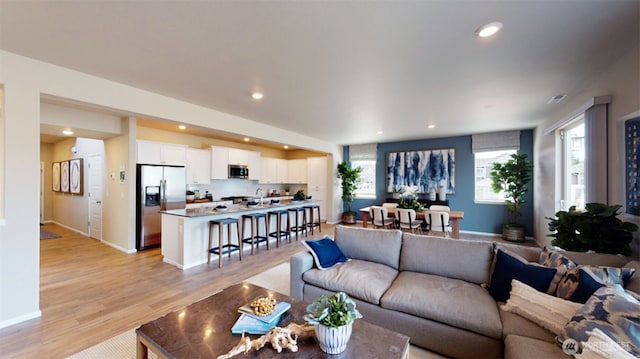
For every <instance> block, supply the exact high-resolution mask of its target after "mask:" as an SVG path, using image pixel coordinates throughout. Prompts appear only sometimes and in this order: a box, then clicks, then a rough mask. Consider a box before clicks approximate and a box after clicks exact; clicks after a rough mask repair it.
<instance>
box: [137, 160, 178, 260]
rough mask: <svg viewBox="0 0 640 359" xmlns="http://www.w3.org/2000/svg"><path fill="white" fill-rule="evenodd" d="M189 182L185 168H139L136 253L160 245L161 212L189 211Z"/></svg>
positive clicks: (143, 166) (153, 166) (142, 166)
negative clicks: (187, 199) (187, 196)
mask: <svg viewBox="0 0 640 359" xmlns="http://www.w3.org/2000/svg"><path fill="white" fill-rule="evenodd" d="M186 181H187V179H186V171H185V168H184V167H179V166H160V165H157V166H156V165H140V164H139V165H138V166H137V173H136V184H137V190H136V198H137V201H136V249H138V250H142V249H146V248H150V247H157V246H159V245H160V242H161V240H160V239H161V220H160V218H161V217H160V211H164V210H170V209H183V208H185V207H186Z"/></svg>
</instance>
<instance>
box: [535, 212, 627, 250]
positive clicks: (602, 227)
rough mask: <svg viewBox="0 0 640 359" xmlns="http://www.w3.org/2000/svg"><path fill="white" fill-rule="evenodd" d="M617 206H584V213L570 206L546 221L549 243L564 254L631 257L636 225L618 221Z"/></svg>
mask: <svg viewBox="0 0 640 359" xmlns="http://www.w3.org/2000/svg"><path fill="white" fill-rule="evenodd" d="M620 208H622V206H621V205H613V206H609V205H606V204H604V203H587V205H586V206H585V210H584V211H578V210H576V206H571V208H569V211H558V212H557V213H556V216H555V217H554V218H551V217H547V219H549V220H550V221H549V230H550V231H553V233H551V234H549V237H553V238H554V239H553V240H552V241H551V244H553V245H554V246H558V247H560V248H562V249H564V250H567V251H576V252H586V251H590V250H591V251H595V252H598V253H611V254H622V255H625V256H628V255H630V254H631V247H630V244H631V242H632V241H633V233H634V232H635V231H637V230H638V226H637V225H636V224H634V223H631V222H623V221H622V220H620V219H618V215H619V214H620V212H619V210H620Z"/></svg>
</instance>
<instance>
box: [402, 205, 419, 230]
mask: <svg viewBox="0 0 640 359" xmlns="http://www.w3.org/2000/svg"><path fill="white" fill-rule="evenodd" d="M396 221H398V228H400V230H403V231H404V230H409V231H411V232H413V233H416V232H418V233H422V222H423V221H422V220H421V219H416V211H415V210H413V209H408V208H396Z"/></svg>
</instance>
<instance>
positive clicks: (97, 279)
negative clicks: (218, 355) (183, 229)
mask: <svg viewBox="0 0 640 359" xmlns="http://www.w3.org/2000/svg"><path fill="white" fill-rule="evenodd" d="M43 227H44V228H45V229H47V230H50V231H52V232H55V233H58V234H60V235H62V237H61V238H55V239H47V240H41V241H40V263H41V265H40V309H41V311H42V317H41V318H38V319H33V320H30V321H27V322H25V323H20V324H17V325H13V326H11V327H8V328H4V329H0V358H64V357H66V356H68V355H71V354H74V353H76V352H78V351H80V350H83V349H85V348H88V347H90V346H93V345H95V344H97V343H99V342H102V341H104V340H106V339H109V338H111V337H113V336H115V335H117V334H120V333H122V332H124V331H126V330H129V329H132V328H136V327H138V326H140V325H141V324H144V323H146V322H148V321H151V320H154V319H156V318H158V317H160V316H162V315H164V314H166V313H169V312H171V311H175V310H177V309H180V308H182V307H184V306H186V305H188V304H190V303H193V302H195V301H198V300H200V299H202V298H206V297H208V296H210V295H211V294H213V293H216V292H218V291H220V290H222V289H224V288H226V287H228V286H230V285H232V284H235V283H237V282H240V281H243V280H245V279H247V278H249V277H251V276H253V275H256V274H258V273H261V272H263V271H265V270H267V269H269V268H271V267H273V266H275V265H278V264H280V263H283V262H288V261H289V258H290V257H291V255H292V254H294V253H297V252H299V251H301V250H304V247H303V245H302V243H301V242H300V241H298V242H296V241H295V236H294V237H293V240H292V243H291V244H288V243H286V242H285V241H284V240H283V241H281V244H280V248H277V249H276V248H275V242H272V246H271V250H269V251H266V249H265V247H264V244H262V245H261V246H260V249H259V250H258V251H257V252H256V254H255V255H254V256H250V255H249V252H245V253H246V255H245V257H244V259H243V261H242V262H240V261H239V260H238V257H237V254H235V255H232V257H231V259H230V260H229V259H227V257H226V256H225V257H224V260H223V267H222V269H219V268H218V266H217V260H216V261H213V260H212V262H211V264H204V265H201V266H198V267H195V268H191V269H188V270H185V271H182V270H180V269H177V268H176V267H173V266H171V265H168V264H165V263H163V262H162V256H161V254H160V249H151V250H146V251H142V252H139V253H136V254H125V253H123V252H120V251H118V250H116V249H114V248H112V247H109V246H107V245H105V244H103V243H100V242H99V241H97V240H94V239H91V238H88V237H85V236H83V235H80V234H78V233H75V232H73V231H70V230H67V229H65V228H62V227H60V226H56V225H53V224H46V225H44V226H43ZM333 232H334V226H331V225H324V224H323V226H322V233H319V232H318V231H317V230H316V231H315V236H313V237H312V236H311V234H310V233H309V237H307V238H306V239H311V238H321V237H322V236H323V235H325V234H328V235H333ZM302 238H304V237H302ZM285 243H286V244H285ZM247 249H248V247H247Z"/></svg>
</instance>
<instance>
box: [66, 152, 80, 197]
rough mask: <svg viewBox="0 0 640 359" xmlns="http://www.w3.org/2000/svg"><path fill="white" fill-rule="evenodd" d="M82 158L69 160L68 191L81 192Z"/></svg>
mask: <svg viewBox="0 0 640 359" xmlns="http://www.w3.org/2000/svg"><path fill="white" fill-rule="evenodd" d="M82 181H83V176H82V158H76V159H74V160H71V161H69V191H70V192H71V193H73V194H82Z"/></svg>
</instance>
